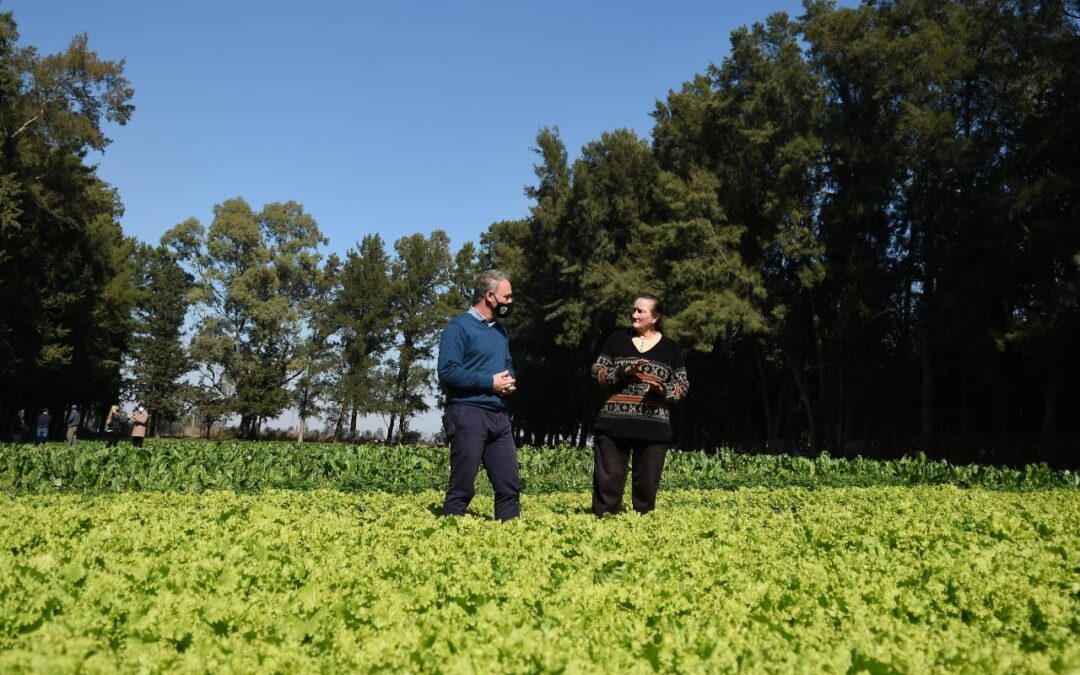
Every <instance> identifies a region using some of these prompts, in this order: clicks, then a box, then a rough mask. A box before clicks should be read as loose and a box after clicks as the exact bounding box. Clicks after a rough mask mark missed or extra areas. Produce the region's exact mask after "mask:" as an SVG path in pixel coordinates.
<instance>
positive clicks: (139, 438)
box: [131, 403, 150, 448]
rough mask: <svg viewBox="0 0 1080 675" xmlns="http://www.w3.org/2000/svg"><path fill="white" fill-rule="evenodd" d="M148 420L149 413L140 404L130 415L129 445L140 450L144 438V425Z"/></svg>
mask: <svg viewBox="0 0 1080 675" xmlns="http://www.w3.org/2000/svg"><path fill="white" fill-rule="evenodd" d="M149 420H150V413H149V412H147V411H146V406H144V405H143V404H142V403H140V404H139V405H138V406H137V407H136V408H135V412H134V413H132V415H131V444H132V445H134V446H135V447H136V448H141V447H142V444H143V439H144V438H146V423H147V422H148V421H149Z"/></svg>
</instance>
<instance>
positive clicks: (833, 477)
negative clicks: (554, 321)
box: [0, 440, 1080, 494]
mask: <svg viewBox="0 0 1080 675" xmlns="http://www.w3.org/2000/svg"><path fill="white" fill-rule="evenodd" d="M518 461H519V464H520V467H521V477H522V484H523V489H524V491H525V492H527V493H546V492H564V491H566V492H573V491H587V490H589V489H590V487H591V485H592V483H591V480H592V478H591V477H592V461H593V459H592V453H591V451H587V450H580V449H576V448H571V447H562V448H557V449H540V448H522V449H521V450H519V452H518ZM448 479H449V452H448V450H447V449H446V448H441V447H434V448H432V447H420V446H399V445H385V446H384V445H345V444H325V443H279V442H247V441H233V442H209V441H176V440H151V441H148V442H147V443H146V444H145V445H144V446H143V447H141V448H136V447H134V446H131V445H127V444H121V445H119V446H117V447H114V448H107V447H105V445H104V444H103V443H100V442H96V441H80V442H79V444H78V446H75V447H71V446H67V445H61V444H46V445H0V487H3V488H6V489H10V490H15V491H17V492H20V493H21V492H53V491H56V490H58V489H59V490H64V491H69V490H90V491H97V490H102V491H124V490H185V491H200V490H217V489H224V490H241V491H247V490H260V489H267V488H276V489H282V488H290V489H316V488H336V489H341V490H348V491H363V492H368V491H386V492H394V493H399V494H403V493H410V492H417V491H422V490H440V489H445V488H446V485H447V480H448ZM663 485H664V488H665V489H739V488H746V487H777V488H781V487H791V486H800V487H805V488H810V489H817V488H826V487H876V486H877V487H879V486H918V485H958V486H962V487H973V488H974V487H979V488H985V489H995V490H1040V489H1050V488H1055V489H1061V488H1065V489H1077V488H1080V475H1078V474H1076V473H1074V472H1070V471H1053V470H1050V469H1048V468H1047V467H1046V466H1045V465H1030V466H1028V467H1027V468H1025V469H1024V470H1018V469H1011V468H1007V467H992V466H984V465H977V464H972V465H963V466H956V465H952V464H949V463H948V462H943V461H932V460H927V459H926V458H925V457H924V456H920V457H916V458H903V459H898V460H890V461H878V460H869V459H863V458H858V459H851V460H847V459H837V458H832V457H829V456H828V455H821V456H819V457H817V458H816V459H808V458H805V457H793V456H788V455H781V456H775V455H745V454H738V453H734V452H731V451H730V450H723V451H721V452H718V453H715V454H712V455H708V454H704V453H698V452H686V453H684V452H672V453H670V454H669V455H668V460H667V466H666V468H665V469H664V479H663ZM478 488H479V489H480V491H481V492H486V493H490V485H488V484H487V483H486V482H485V481H483V480H481V481H479V485H478Z"/></svg>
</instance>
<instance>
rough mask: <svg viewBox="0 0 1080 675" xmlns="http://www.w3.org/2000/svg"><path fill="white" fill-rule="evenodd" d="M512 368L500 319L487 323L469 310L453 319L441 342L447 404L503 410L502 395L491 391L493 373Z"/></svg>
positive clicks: (440, 362)
mask: <svg viewBox="0 0 1080 675" xmlns="http://www.w3.org/2000/svg"><path fill="white" fill-rule="evenodd" d="M504 370H509V371H510V375H511V376H514V366H513V364H511V363H510V341H509V338H508V337H507V335H506V329H505V328H503V327H502V325H500V324H499V323H498V322H495V323H494V324H492V325H490V326H489V325H488V324H487V323H486V322H484V321H481V320H480V319H477V318H476V317H475V316H473V315H472V314H470V313H469V312H464V313H462V314H460V315H458V316H457V317H456V318H454V320H453V321H451V322H450V325H449V326H447V327H446V329H445V330H444V331H443V334H442V340H441V341H440V342H439V383H440V384H441V385H442V386H443V389H445V390H446V402H447V403H467V404H469V405H475V406H480V407H481V408H488V409H489V410H503V409H505V408H506V404H505V403H503V400H502V397H500V396H499V395H498V394H496V393H495V392H494V391H492V387H493V385H494V380H493V378H494V376H495V374H496V373H501V372H502V371H504Z"/></svg>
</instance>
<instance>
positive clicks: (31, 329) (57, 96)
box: [0, 12, 135, 411]
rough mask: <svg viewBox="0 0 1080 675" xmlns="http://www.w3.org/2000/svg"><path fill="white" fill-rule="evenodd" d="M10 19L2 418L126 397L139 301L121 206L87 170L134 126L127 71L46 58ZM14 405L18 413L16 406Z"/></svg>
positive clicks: (3, 88)
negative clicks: (108, 130)
mask: <svg viewBox="0 0 1080 675" xmlns="http://www.w3.org/2000/svg"><path fill="white" fill-rule="evenodd" d="M18 37H19V36H18V31H17V29H16V25H15V21H14V19H13V18H12V15H11V14H10V13H6V12H4V13H0V352H2V353H3V354H4V364H3V366H2V368H0V391H2V392H3V393H2V394H0V408H2V409H4V410H5V411H6V410H9V409H10V407H14V406H15V405H26V406H27V407H35V408H39V407H42V406H43V405H49V406H50V407H53V408H54V409H59V408H60V407H61V406H62V405H64V404H68V403H70V402H72V401H78V402H80V403H83V404H84V405H85V404H88V403H92V402H104V401H105V400H107V399H108V398H109V397H114V396H116V394H117V393H118V391H119V389H120V386H121V378H120V367H121V363H122V359H123V355H124V352H125V350H126V348H127V344H128V340H129V338H130V332H131V322H130V311H131V307H132V305H133V303H134V300H135V292H134V283H133V276H134V268H133V265H132V252H133V245H134V243H133V241H132V240H130V239H129V238H127V237H125V236H124V235H123V232H122V231H121V229H120V226H119V224H118V222H117V221H118V220H119V217H120V214H121V212H122V206H121V205H120V201H119V197H118V195H117V194H116V192H115V191H114V190H113V189H112V188H111V187H109V186H108V185H107V184H105V183H104V182H102V181H101V180H100V179H99V178H98V177H97V175H96V170H95V168H94V167H92V166H87V165H86V164H84V162H83V159H84V157H85V156H86V154H87V152H89V151H91V150H95V151H104V149H105V148H106V146H107V145H108V143H109V139H108V138H107V137H106V136H105V134H104V132H103V125H104V124H105V123H106V122H113V123H116V124H120V125H123V124H126V123H127V122H128V120H129V119H130V117H131V114H132V111H133V110H134V108H133V106H132V105H131V104H130V100H131V97H132V96H133V91H132V89H131V87H130V86H129V84H128V82H127V80H126V79H125V78H124V76H123V70H124V63H123V61H122V60H121V61H109V60H104V59H101V58H99V57H98V56H97V54H96V53H94V52H93V51H92V50H91V49H90V48H89V43H88V39H87V37H86V35H79V36H76V37H75V38H74V39H73V40H72V41H71V43H70V45H69V46H68V48H67V49H66V50H64V51H62V52H60V53H57V54H52V55H45V56H42V55H40V54H38V52H37V50H36V49H35V48H34V47H31V46H19V45H18V44H17V42H18ZM9 406H10V407H9Z"/></svg>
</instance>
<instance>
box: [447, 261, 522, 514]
mask: <svg viewBox="0 0 1080 675" xmlns="http://www.w3.org/2000/svg"><path fill="white" fill-rule="evenodd" d="M513 300H514V296H513V292H512V289H511V287H510V278H509V277H508V276H507V275H506V274H505V273H504V272H500V271H498V270H488V271H487V272H484V273H482V274H481V275H480V276H479V277H477V280H476V286H475V290H474V291H473V306H472V307H470V308H469V310H468V311H467V312H464V313H462V314H460V315H459V316H457V317H456V318H454V320H453V321H451V322H450V325H449V326H447V327H446V330H444V331H443V334H442V340H441V341H440V343H439V383H440V384H441V385H442V387H443V389H444V390H445V391H446V412H445V413H444V414H443V429H444V431H445V432H446V438H447V440H449V441H450V487H449V488H448V489H447V490H446V500H445V501H444V502H443V513H444V514H446V515H448V516H463V515H465V509H466V508H468V506H469V502H471V501H472V498H473V494H474V493H475V490H476V474H477V472H478V471H479V470H480V464H481V463H482V464H483V465H484V469H485V470H486V471H487V475H488V478H489V479H490V480H491V487H492V488H493V489H494V491H495V517H496V518H498V519H499V520H502V521H506V520H510V519H512V518H517V517H518V514H520V513H521V502H520V495H521V477H520V476H519V475H518V463H517V448H516V447H515V446H514V438H513V435H512V434H511V432H510V417H509V416H508V415H507V414H506V403H505V401H504V398H505V397H507V396H509V395H511V394H513V393H514V390H515V386H514V384H515V380H514V366H513V364H512V363H511V362H510V342H509V340H508V338H507V335H506V329H505V328H503V326H502V324H500V323H499V321H498V320H499V319H505V318H506V317H507V316H509V315H510V310H511V309H512V306H513Z"/></svg>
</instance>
